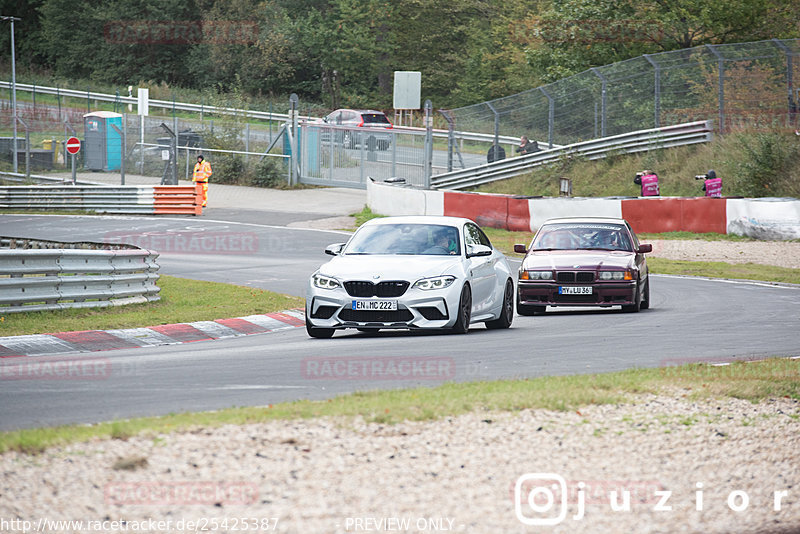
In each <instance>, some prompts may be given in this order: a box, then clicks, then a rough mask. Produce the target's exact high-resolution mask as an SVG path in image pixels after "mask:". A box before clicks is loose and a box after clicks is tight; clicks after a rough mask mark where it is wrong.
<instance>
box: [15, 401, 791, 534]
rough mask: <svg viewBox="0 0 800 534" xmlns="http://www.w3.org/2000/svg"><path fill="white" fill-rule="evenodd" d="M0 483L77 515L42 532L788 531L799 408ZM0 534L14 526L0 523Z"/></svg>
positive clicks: (335, 436)
mask: <svg viewBox="0 0 800 534" xmlns="http://www.w3.org/2000/svg"><path fill="white" fill-rule="evenodd" d="M0 473H1V474H2V476H1V477H0V494H2V498H1V499H0V518H2V519H5V520H6V521H8V520H9V519H20V520H26V521H31V522H32V523H33V524H36V523H37V522H38V521H39V520H40V519H43V518H44V519H46V520H49V521H53V520H58V519H66V520H76V521H81V520H82V521H84V522H85V523H84V524H83V527H81V526H78V525H73V526H72V528H70V529H62V530H56V529H55V528H52V526H53V524H52V523H49V525H50V526H51V529H50V530H47V531H49V532H64V531H67V530H68V531H70V532H96V531H98V529H94V530H92V528H94V527H92V528H86V526H87V525H88V523H86V522H89V521H98V522H99V521H107V522H108V523H106V524H105V525H103V526H104V527H105V528H102V531H103V532H135V531H141V529H142V527H144V526H149V527H150V528H149V531H152V532H155V531H167V530H171V531H173V532H186V531H194V530H197V529H198V526H200V527H202V526H205V528H206V529H207V530H210V531H220V532H222V531H227V532H235V531H238V530H241V529H242V525H243V523H242V519H247V521H248V522H249V524H250V530H255V529H254V528H253V525H255V524H256V523H253V521H256V522H257V524H258V526H259V528H258V530H259V531H268V530H271V529H272V527H273V526H274V524H273V521H274V520H273V519H271V518H277V520H278V524H277V531H279V532H296V533H332V532H441V531H454V532H470V533H492V534H494V533H500V532H502V533H511V532H520V533H522V532H569V533H583V532H586V533H612V532H613V533H641V532H664V533H678V532H697V533H731V532H736V533H767V532H770V533H785V534H788V533H789V532H798V530H797V529H798V526H800V402H798V401H797V400H791V399H786V398H778V399H769V400H766V401H763V402H761V403H758V404H752V403H750V402H748V401H743V400H736V399H724V400H702V401H692V400H689V399H687V398H686V397H685V395H683V392H681V391H678V392H677V393H676V394H675V396H674V397H671V396H656V395H650V394H647V395H644V394H643V395H637V396H635V397H631V401H630V402H629V403H628V404H623V405H600V406H597V405H593V406H587V407H585V408H581V409H580V411H568V412H554V411H547V410H524V411H521V412H518V413H507V412H480V411H479V412H472V413H469V414H466V415H462V416H458V417H448V418H445V419H442V420H439V421H429V422H405V423H400V424H396V425H393V426H387V425H382V424H377V423H369V424H367V423H365V422H363V420H361V419H331V418H321V419H316V420H309V421H276V422H270V423H264V424H253V425H245V426H225V427H220V428H211V429H197V430H195V431H193V432H186V433H180V434H169V435H159V436H148V437H135V438H130V439H128V440H127V441H122V440H102V441H99V440H98V441H94V442H90V443H85V444H74V445H69V446H64V447H56V448H52V449H48V450H47V451H45V452H44V453H42V454H41V455H37V456H29V455H25V454H19V453H16V452H10V453H6V454H3V455H2V456H0ZM550 474H554V475H558V476H559V477H562V479H563V482H561V481H560V480H558V479H557V478H555V477H553V478H547V479H545V478H542V477H543V476H544V477H549V476H550ZM523 475H531V476H529V477H528V478H526V479H521V478H520V477H522V476H523ZM518 481H519V486H518V485H517V483H518ZM559 483H563V484H565V487H566V492H563V493H562V492H561V491H560V490H559V489H557V487H558V486H557V485H558V484H559ZM581 483H583V484H584V485H583V486H581V485H580V484H581ZM554 484H555V485H556V486H554ZM699 484H700V485H702V486H699ZM537 488H538V489H537ZM553 488H556V489H553ZM613 491H617V492H618V493H617V494H616V495H617V499H618V500H617V499H615V500H614V504H616V505H618V506H620V507H621V509H620V510H619V511H614V510H612V507H611V501H612V494H611V492H613ZM697 492H701V493H702V498H701V499H699V498H698V493H697ZM776 492H778V493H776ZM784 492H785V493H784ZM626 493H627V495H629V496H630V500H629V503H630V504H629V507H626V506H625V503H626V497H625V496H626ZM531 495H533V496H534V498H533V504H534V506H536V507H537V508H536V509H534V508H532V507H531V506H530V500H529V498H530V496H531ZM776 495H777V497H776ZM562 496H563V497H564V499H565V500H566V504H565V508H564V510H565V512H566V517H565V518H564V519H563V520H562V521H561V522H560V523H558V524H556V525H555V526H552V527H551V526H535V527H531V526H528V525H526V524H523V521H522V520H520V519H519V518H518V515H520V516H521V517H522V518H523V519H524V520H525V521H528V522H541V521H542V520H545V519H548V518H549V519H551V520H553V521H555V520H558V519H559V516H560V510H561V509H562V508H561V506H562V504H564V502H562ZM550 497H552V499H553V502H552V505H549V503H548V501H547V499H548V498H550ZM776 499H777V501H778V502H779V507H778V508H779V509H777V510H776V505H775V503H776ZM517 503H519V505H518V506H517ZM698 508H700V509H699V510H698ZM581 516H582V517H581ZM224 518H227V520H228V522H227V524H226V528H223V519H224ZM117 520H126V521H127V522H128V523H127V524H126V525H125V526H120V525H115V524H114V523H111V522H112V521H117ZM147 520H160V521H164V522H165V523H162V524H161V525H158V524H155V523H150V524H149V525H148V524H147V523H138V522H140V521H147ZM214 520H216V521H217V523H214ZM166 521H170V523H169V524H167V523H166ZM180 521H183V522H182V523H180ZM189 521H193V522H194V523H193V524H191V525H190V524H189V523H188V522H189ZM98 525H101V524H100V523H95V525H94V526H97V527H98V528H101V527H100V526H98ZM214 525H216V528H215V526H214ZM12 526H13V525H12ZM167 527H168V528H167ZM201 529H202V528H201ZM0 530H2V531H3V532H14V531H17V532H19V531H20V530H19V529H17V530H15V529H13V528H9V524H8V523H7V524H6V525H5V528H4V527H3V525H2V522H1V520H0Z"/></svg>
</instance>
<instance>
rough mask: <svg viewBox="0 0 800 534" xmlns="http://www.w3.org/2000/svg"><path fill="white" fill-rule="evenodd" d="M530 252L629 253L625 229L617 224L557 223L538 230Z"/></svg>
mask: <svg viewBox="0 0 800 534" xmlns="http://www.w3.org/2000/svg"><path fill="white" fill-rule="evenodd" d="M531 249H532V250H581V249H595V250H624V251H628V252H631V251H633V247H632V246H631V240H630V238H629V237H628V232H627V231H626V230H625V227H624V226H622V225H618V224H587V223H557V224H546V225H544V226H542V227H541V228H540V229H539V232H538V233H537V234H536V237H535V238H534V239H533V243H532V244H531Z"/></svg>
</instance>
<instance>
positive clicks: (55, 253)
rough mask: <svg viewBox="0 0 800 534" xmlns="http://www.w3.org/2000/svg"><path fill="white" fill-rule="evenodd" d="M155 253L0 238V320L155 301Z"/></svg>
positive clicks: (131, 249) (156, 266) (157, 293)
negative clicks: (17, 315)
mask: <svg viewBox="0 0 800 534" xmlns="http://www.w3.org/2000/svg"><path fill="white" fill-rule="evenodd" d="M157 257H158V253H157V252H155V251H150V250H144V249H140V248H138V247H134V246H131V245H123V244H115V245H107V244H104V243H86V242H83V243H64V242H57V241H45V240H38V239H26V238H15V237H0V315H3V314H5V313H20V312H34V311H45V310H62V309H67V308H95V307H107V306H121V305H125V304H138V303H144V302H153V301H156V300H159V299H160V297H159V291H160V288H159V287H158V286H157V285H156V282H157V280H158V278H159V275H158V267H159V266H158V264H157V263H156V258H157Z"/></svg>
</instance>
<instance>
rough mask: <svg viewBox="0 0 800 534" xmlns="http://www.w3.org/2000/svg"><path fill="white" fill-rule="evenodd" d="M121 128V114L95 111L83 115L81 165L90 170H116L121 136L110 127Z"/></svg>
mask: <svg viewBox="0 0 800 534" xmlns="http://www.w3.org/2000/svg"><path fill="white" fill-rule="evenodd" d="M112 124H113V125H115V126H116V127H117V128H119V129H120V130H122V115H120V114H119V113H112V112H110V111H95V112H93V113H87V114H86V115H84V116H83V127H84V134H85V135H84V141H83V143H84V146H83V147H82V148H83V162H84V164H83V166H84V167H85V168H87V169H89V170H92V171H116V170H119V168H120V161H121V155H120V149H121V147H122V136H121V135H120V134H118V133H117V131H116V130H115V129H114V128H112V127H111V125H112Z"/></svg>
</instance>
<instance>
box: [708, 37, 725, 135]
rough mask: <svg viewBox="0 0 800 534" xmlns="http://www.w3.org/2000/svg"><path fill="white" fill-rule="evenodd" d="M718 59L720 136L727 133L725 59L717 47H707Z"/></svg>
mask: <svg viewBox="0 0 800 534" xmlns="http://www.w3.org/2000/svg"><path fill="white" fill-rule="evenodd" d="M706 48H708V49H709V50H711V53H712V54H714V56H716V58H717V70H718V71H719V80H718V82H717V83H718V84H719V87H718V88H717V102H718V104H719V128H718V129H717V130H718V131H719V133H720V135H722V134H724V133H725V58H723V57H722V54H720V53H719V52H718V51H717V48H716V46H715V45H706Z"/></svg>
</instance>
